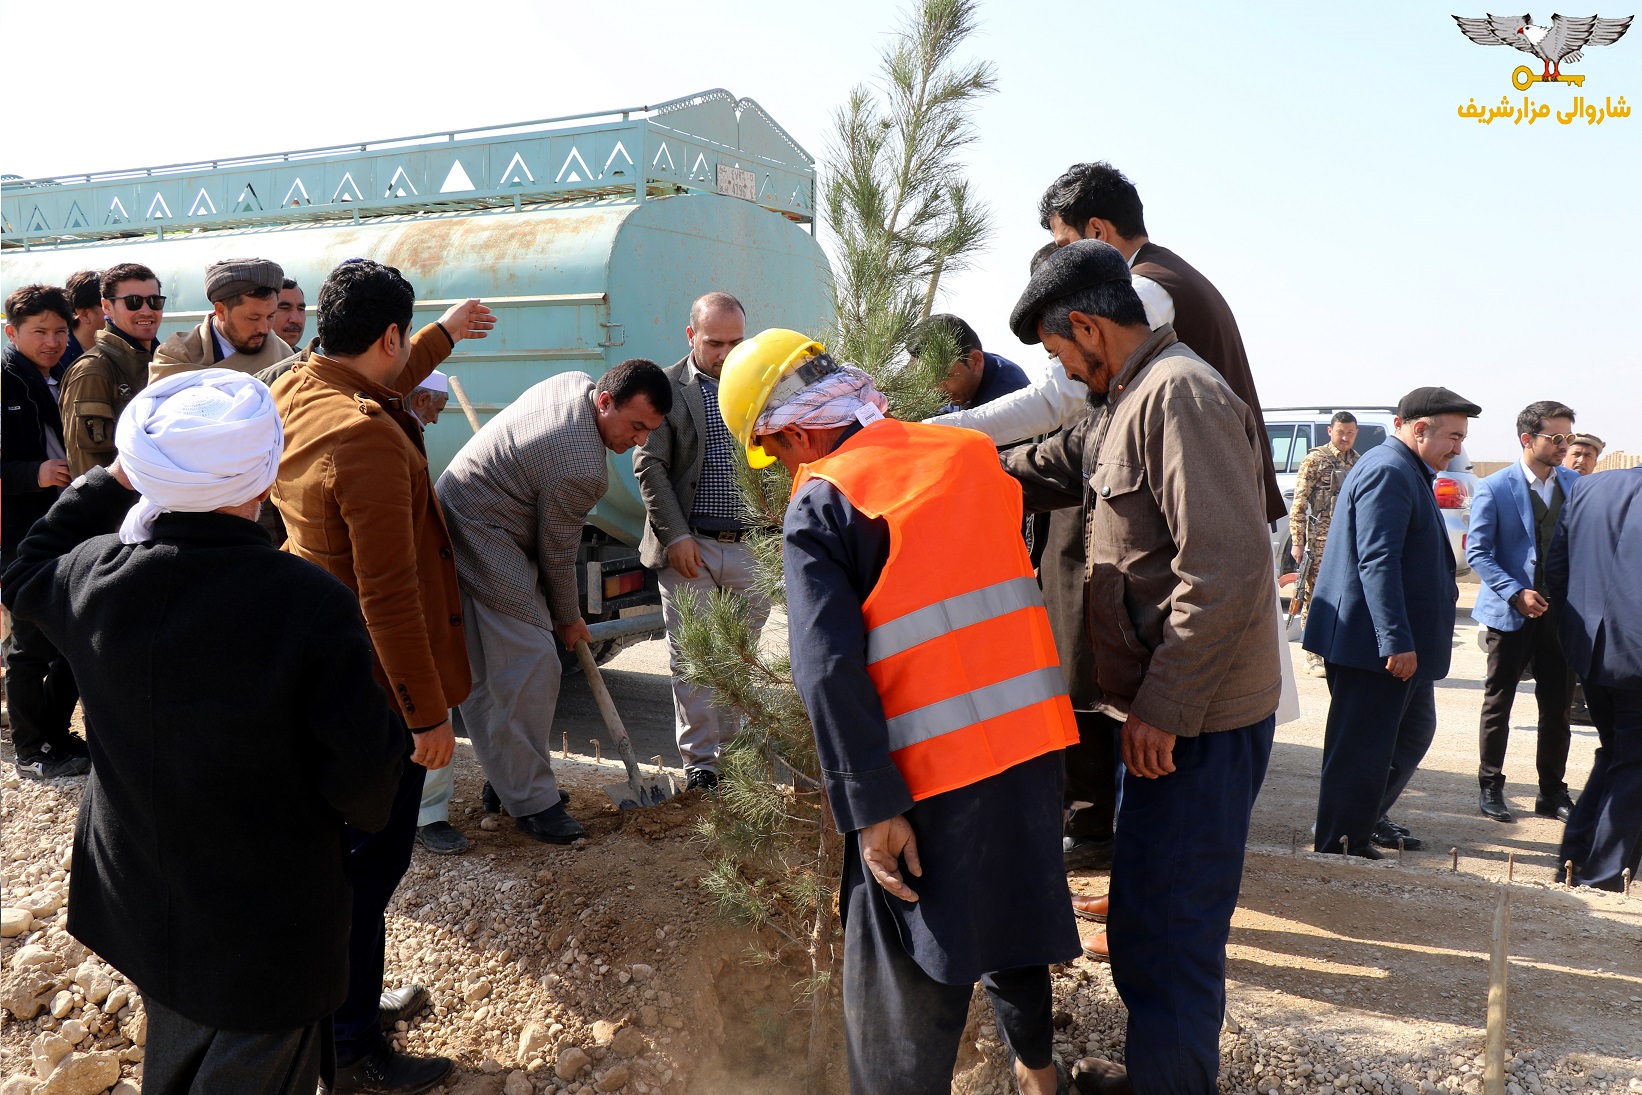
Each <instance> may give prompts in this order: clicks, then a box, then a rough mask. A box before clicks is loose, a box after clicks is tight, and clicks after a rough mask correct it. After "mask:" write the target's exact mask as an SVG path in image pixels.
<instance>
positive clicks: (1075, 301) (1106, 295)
mask: <svg viewBox="0 0 1642 1095" xmlns="http://www.w3.org/2000/svg"><path fill="white" fill-rule="evenodd" d="M1073 312H1082V313H1083V314H1084V315H1086V316H1100V317H1101V318H1103V319H1109V320H1111V321H1112V322H1113V323H1116V324H1117V325H1118V326H1120V327H1135V326H1140V327H1145V326H1147V323H1146V306H1145V305H1143V304H1141V303H1140V295H1139V294H1138V293H1136V292H1135V287H1134V285H1133V284H1132V283H1131V282H1129V281H1103V282H1101V283H1100V284H1099V285H1090V286H1087V287H1085V288H1082V289H1077V290H1074V291H1073V292H1070V293H1067V294H1066V295H1065V296H1063V297H1056V298H1055V299H1054V300H1052V301H1050V302H1049V303H1048V304H1046V305H1044V307H1043V311H1042V312H1040V313H1039V314H1038V324H1039V326H1041V327H1043V329H1044V330H1046V331H1048V332H1049V333H1050V334H1053V335H1059V336H1060V337H1061V338H1071V337H1072V319H1071V316H1072V313H1073Z"/></svg>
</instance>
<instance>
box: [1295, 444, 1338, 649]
mask: <svg viewBox="0 0 1642 1095" xmlns="http://www.w3.org/2000/svg"><path fill="white" fill-rule="evenodd" d="M1338 493H1339V492H1338V491H1337V490H1335V489H1334V470H1333V469H1330V471H1329V474H1328V478H1327V479H1321V480H1319V481H1318V482H1317V483H1315V484H1313V485H1312V488H1311V495H1310V497H1308V498H1307V499H1306V550H1305V551H1303V552H1301V553H1300V569H1299V571H1298V573H1296V574H1295V577H1294V593H1293V594H1292V595H1291V596H1290V597H1289V613H1288V616H1287V618H1285V619H1284V620H1283V630H1284V633H1285V634H1287V635H1288V636H1289V637H1290V638H1291V639H1293V638H1295V635H1294V625H1295V622H1296V621H1297V620H1299V619H1300V615H1301V612H1302V611H1303V610H1304V608H1305V606H1306V602H1307V601H1309V600H1311V591H1312V587H1313V586H1315V585H1316V584H1317V577H1316V575H1312V578H1311V581H1310V582H1307V581H1306V575H1307V573H1309V572H1310V570H1311V553H1312V552H1313V551H1315V550H1316V548H1317V525H1318V522H1319V521H1320V520H1321V518H1322V517H1323V516H1325V514H1322V513H1319V512H1318V511H1319V508H1320V507H1319V499H1318V495H1319V494H1322V495H1323V496H1324V498H1325V499H1326V501H1327V504H1328V513H1327V514H1326V516H1333V514H1334V499H1335V497H1336V496H1337V495H1338Z"/></svg>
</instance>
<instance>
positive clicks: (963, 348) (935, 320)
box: [907, 312, 981, 364]
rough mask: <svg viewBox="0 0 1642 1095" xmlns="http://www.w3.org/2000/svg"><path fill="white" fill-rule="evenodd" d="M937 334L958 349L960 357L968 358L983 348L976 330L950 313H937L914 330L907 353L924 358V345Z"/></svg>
mask: <svg viewBox="0 0 1642 1095" xmlns="http://www.w3.org/2000/svg"><path fill="white" fill-rule="evenodd" d="M937 334H939V335H944V336H945V337H944V338H943V339H942V341H943V342H947V343H950V344H952V345H955V346H956V347H957V349H958V356H959V357H968V356H969V353H970V351H972V350H979V349H980V348H981V336H980V335H978V334H976V333H975V328H973V327H971V326H970V325H969V324H967V323H965V322H964V321H963V320H962V319H959V318H958V317H957V316H955V315H952V314H951V313H949V312H937V313H936V314H935V315H932V316H930V317H929V318H928V319H926V320H924V321H923V322H922V323H920V324H918V326H916V327H914V328H913V329H912V335H911V337H909V338H908V339H907V353H909V354H911V355H912V356H913V357H922V356H923V353H922V350H923V348H924V344H925V343H927V342H929V341H930V339H931V336H934V335H937ZM937 364H941V363H939V362H938V363H937Z"/></svg>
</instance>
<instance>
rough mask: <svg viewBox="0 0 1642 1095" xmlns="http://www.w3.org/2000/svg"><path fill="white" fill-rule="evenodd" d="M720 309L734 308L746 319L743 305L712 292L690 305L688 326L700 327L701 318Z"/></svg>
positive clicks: (733, 298)
mask: <svg viewBox="0 0 1642 1095" xmlns="http://www.w3.org/2000/svg"><path fill="white" fill-rule="evenodd" d="M721 308H734V309H735V310H736V311H738V312H740V313H741V315H742V318H746V315H747V309H746V306H745V305H743V304H742V303H741V302H740V301H739V300H737V299H736V298H735V297H733V296H731V295H730V294H729V293H725V292H721V291H718V290H714V291H713V292H711V293H703V294H702V295H701V296H699V297H697V298H696V302H695V303H694V304H692V305H690V326H691V327H700V326H701V318H702V317H703V316H705V315H706V314H707V313H708V312H716V311H718V310H719V309H721ZM664 413H665V412H664Z"/></svg>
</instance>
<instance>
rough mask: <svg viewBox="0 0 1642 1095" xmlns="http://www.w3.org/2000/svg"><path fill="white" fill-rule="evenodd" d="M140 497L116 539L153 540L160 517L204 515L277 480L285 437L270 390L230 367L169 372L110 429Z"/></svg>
mask: <svg viewBox="0 0 1642 1095" xmlns="http://www.w3.org/2000/svg"><path fill="white" fill-rule="evenodd" d="M114 445H115V448H117V449H118V450H119V454H120V467H122V468H123V469H125V474H126V477H127V478H128V479H130V480H131V485H132V486H133V487H135V488H136V489H137V492H138V493H139V494H141V495H142V499H141V500H140V501H139V502H138V503H137V504H136V505H135V506H133V507H131V512H130V513H127V514H126V517H125V521H124V522H123V523H122V524H121V525H120V539H121V540H122V541H124V542H125V543H128V544H136V543H141V542H143V541H144V540H150V539H153V536H154V519H155V518H156V517H158V516H159V515H160V514H161V513H164V512H167V511H175V512H179V513H209V512H211V511H212V510H217V509H222V508H224V507H227V506H239V505H243V504H245V503H246V502H249V501H251V500H252V499H254V498H257V497H258V496H260V495H261V494H262V492H263V491H265V490H267V489H268V488H269V487H270V486H272V485H273V482H274V478H275V476H276V475H278V474H279V457H280V454H281V453H282V452H283V451H284V449H285V431H284V428H283V427H282V426H281V424H280V421H279V411H278V409H277V408H276V407H275V406H274V400H273V396H272V395H271V394H270V393H269V391H268V388H267V386H266V385H265V384H263V383H262V382H261V381H260V380H258V379H257V378H256V377H254V376H249V375H247V374H245V373H241V372H236V371H235V370H233V369H196V370H190V371H188V372H181V373H174V374H172V375H171V376H168V377H165V378H164V379H163V380H158V381H155V382H154V383H153V384H150V385H149V386H148V387H146V388H144V389H143V390H142V391H141V392H139V393H138V394H137V396H136V398H134V399H133V400H132V401H131V404H130V406H128V407H126V409H125V413H123V414H121V415H120V421H119V423H118V424H117V425H116V426H115V427H114Z"/></svg>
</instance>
